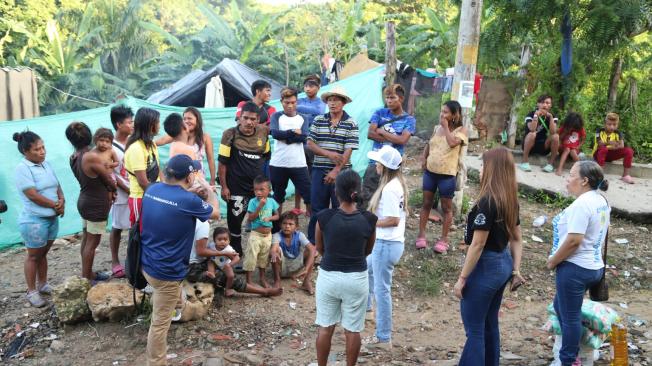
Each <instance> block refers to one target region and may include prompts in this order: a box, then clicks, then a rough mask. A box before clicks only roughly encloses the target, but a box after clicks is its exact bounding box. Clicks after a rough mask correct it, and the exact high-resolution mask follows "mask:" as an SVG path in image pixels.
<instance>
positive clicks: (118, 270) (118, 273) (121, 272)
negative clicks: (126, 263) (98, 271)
mask: <svg viewBox="0 0 652 366" xmlns="http://www.w3.org/2000/svg"><path fill="white" fill-rule="evenodd" d="M111 272H113V277H114V278H123V277H124V276H125V267H123V266H122V264H120V263H118V264H116V265H115V266H113V268H111Z"/></svg>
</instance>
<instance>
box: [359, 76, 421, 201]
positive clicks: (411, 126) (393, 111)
mask: <svg viewBox="0 0 652 366" xmlns="http://www.w3.org/2000/svg"><path fill="white" fill-rule="evenodd" d="M383 94H384V95H385V104H386V105H387V108H380V109H379V110H377V111H376V112H374V114H373V115H372V116H371V120H370V121H369V132H368V133H367V138H369V140H372V141H373V142H374V145H373V147H372V150H373V151H378V150H380V148H382V147H383V145H391V146H392V147H393V148H395V149H396V150H398V152H400V153H401V155H403V148H404V147H405V145H406V144H407V142H408V140H410V136H412V135H413V134H415V133H416V131H417V130H416V124H417V122H416V120H415V119H414V117H412V116H411V115H409V114H407V113H406V112H405V111H403V99H404V98H405V89H403V87H402V86H401V85H400V84H393V85H390V86H388V87H387V88H385V90H384V92H383ZM379 180H380V176H379V175H378V173H376V162H375V161H373V160H370V161H369V166H368V167H367V170H366V171H365V173H364V176H363V180H362V199H363V207H367V204H368V203H369V200H370V199H371V196H372V195H373V194H374V192H375V191H376V189H377V188H378V184H379Z"/></svg>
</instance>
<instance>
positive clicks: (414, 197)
mask: <svg viewBox="0 0 652 366" xmlns="http://www.w3.org/2000/svg"><path fill="white" fill-rule="evenodd" d="M408 205H410V207H416V208H420V207H421V205H423V191H422V190H414V191H412V192H410V198H408Z"/></svg>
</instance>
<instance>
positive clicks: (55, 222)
mask: <svg viewBox="0 0 652 366" xmlns="http://www.w3.org/2000/svg"><path fill="white" fill-rule="evenodd" d="M18 230H19V231H20V236H22V237H23V241H24V242H25V246H26V247H27V248H29V249H38V248H43V247H44V246H46V245H47V244H48V241H49V240H54V239H56V238H57V234H58V233H59V218H58V217H57V216H52V217H38V216H30V215H23V216H21V219H20V220H19V224H18Z"/></svg>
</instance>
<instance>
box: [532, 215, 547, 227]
mask: <svg viewBox="0 0 652 366" xmlns="http://www.w3.org/2000/svg"><path fill="white" fill-rule="evenodd" d="M546 221H548V216H546V215H543V216H539V217H537V218H536V219H534V221H532V226H534V227H541V226H543V225H544V224H545V223H546Z"/></svg>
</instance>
